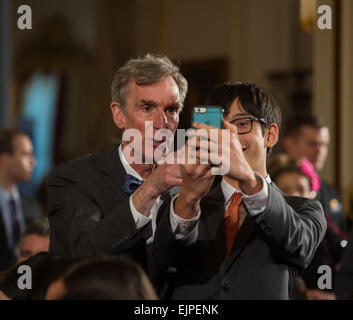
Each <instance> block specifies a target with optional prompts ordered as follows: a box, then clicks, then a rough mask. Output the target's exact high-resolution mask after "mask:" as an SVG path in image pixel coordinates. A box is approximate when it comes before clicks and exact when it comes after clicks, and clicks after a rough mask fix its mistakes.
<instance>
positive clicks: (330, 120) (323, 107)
mask: <svg viewBox="0 0 353 320" xmlns="http://www.w3.org/2000/svg"><path fill="white" fill-rule="evenodd" d="M321 4H327V5H329V6H331V8H333V7H334V0H318V6H319V5H321ZM313 41H314V46H313V64H314V77H313V96H314V101H313V111H314V114H316V115H318V116H320V117H322V118H323V119H324V120H325V122H326V123H327V125H328V128H329V130H330V135H331V144H330V149H329V154H328V157H327V161H326V164H325V166H324V168H323V169H322V172H321V175H322V176H323V177H324V178H325V179H326V180H328V181H329V182H331V183H334V182H335V181H334V180H335V177H334V174H335V172H334V166H335V163H334V160H335V159H334V154H335V152H336V148H335V144H334V141H335V135H336V128H335V118H334V108H335V106H334V90H335V87H334V76H335V69H334V63H335V60H334V50H335V42H334V41H335V33H334V30H333V29H332V30H319V29H318V28H315V31H314V35H313Z"/></svg>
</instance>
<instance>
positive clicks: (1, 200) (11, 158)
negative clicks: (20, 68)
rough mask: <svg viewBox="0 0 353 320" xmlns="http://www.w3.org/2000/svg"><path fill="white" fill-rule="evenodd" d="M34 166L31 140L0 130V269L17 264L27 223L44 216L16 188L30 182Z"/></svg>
mask: <svg viewBox="0 0 353 320" xmlns="http://www.w3.org/2000/svg"><path fill="white" fill-rule="evenodd" d="M34 165H35V159H34V156H33V145H32V142H31V139H30V138H29V137H28V136H27V135H26V134H24V133H22V132H20V131H18V130H10V129H8V130H0V270H3V269H5V268H7V267H9V266H11V264H13V263H14V262H16V259H17V257H16V254H15V251H16V246H17V245H18V242H19V239H20V236H21V233H22V232H23V230H24V228H25V226H26V224H28V223H29V222H31V221H32V220H34V219H35V218H39V217H41V216H42V215H43V212H42V210H41V207H40V205H39V204H38V202H36V201H35V200H33V199H30V198H28V197H25V196H24V195H22V194H20V192H19V189H18V187H17V183H19V182H22V181H28V180H30V179H31V177H32V172H33V168H34Z"/></svg>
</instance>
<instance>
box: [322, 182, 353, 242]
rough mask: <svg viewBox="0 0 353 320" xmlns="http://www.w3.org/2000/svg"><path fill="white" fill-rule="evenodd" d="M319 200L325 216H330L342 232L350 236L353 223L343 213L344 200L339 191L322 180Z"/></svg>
mask: <svg viewBox="0 0 353 320" xmlns="http://www.w3.org/2000/svg"><path fill="white" fill-rule="evenodd" d="M317 199H318V200H319V201H320V202H321V204H322V207H323V208H324V212H325V215H327V216H329V217H330V219H331V221H332V222H333V223H335V224H336V226H337V227H339V228H340V229H341V231H343V232H345V233H346V234H348V235H349V233H350V231H351V225H352V221H351V220H350V218H349V217H348V216H347V215H346V214H345V213H344V211H343V204H342V199H341V196H340V194H339V192H338V190H337V189H336V188H335V187H334V186H333V185H331V184H329V183H327V182H325V181H323V180H321V187H320V190H319V191H318V193H317Z"/></svg>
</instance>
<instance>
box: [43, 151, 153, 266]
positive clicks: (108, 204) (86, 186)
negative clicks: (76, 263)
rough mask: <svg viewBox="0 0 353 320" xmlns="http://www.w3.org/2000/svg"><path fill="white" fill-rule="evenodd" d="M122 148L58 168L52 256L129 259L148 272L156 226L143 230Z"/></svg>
mask: <svg viewBox="0 0 353 320" xmlns="http://www.w3.org/2000/svg"><path fill="white" fill-rule="evenodd" d="M125 176H126V172H125V170H124V167H123V165H122V163H121V161H120V158H119V154H118V145H115V146H114V147H111V148H109V149H108V150H107V151H105V152H103V153H100V154H89V155H86V156H84V157H81V158H79V159H76V160H73V161H71V162H69V163H67V164H64V165H62V166H59V167H57V168H56V169H55V170H54V172H53V173H52V175H51V176H50V177H49V180H48V215H49V223H50V228H51V236H50V251H56V252H58V253H61V254H64V255H67V256H69V257H72V258H79V257H84V256H89V255H93V254H125V255H127V256H129V257H130V258H132V259H134V260H136V261H137V262H139V263H140V264H141V265H142V266H143V267H146V265H145V263H146V257H145V249H146V248H145V244H146V240H147V239H148V238H149V237H150V236H151V223H148V224H147V226H145V227H144V228H143V230H137V229H136V227H135V221H134V219H133V216H132V213H131V210H130V205H129V197H128V196H127V195H126V194H125V193H124V192H123V189H122V187H123V185H124V184H125Z"/></svg>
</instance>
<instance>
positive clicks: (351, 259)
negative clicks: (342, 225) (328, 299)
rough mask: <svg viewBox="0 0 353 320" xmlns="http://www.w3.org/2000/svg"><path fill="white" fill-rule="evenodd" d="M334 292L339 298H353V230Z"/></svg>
mask: <svg viewBox="0 0 353 320" xmlns="http://www.w3.org/2000/svg"><path fill="white" fill-rule="evenodd" d="M334 292H335V294H336V296H337V299H340V300H341V299H342V300H347V299H350V300H352V299H353V231H352V232H351V234H350V239H349V241H348V245H347V247H346V250H345V252H344V256H343V259H342V262H341V267H340V268H339V270H338V272H337V275H336V280H335V282H334Z"/></svg>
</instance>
